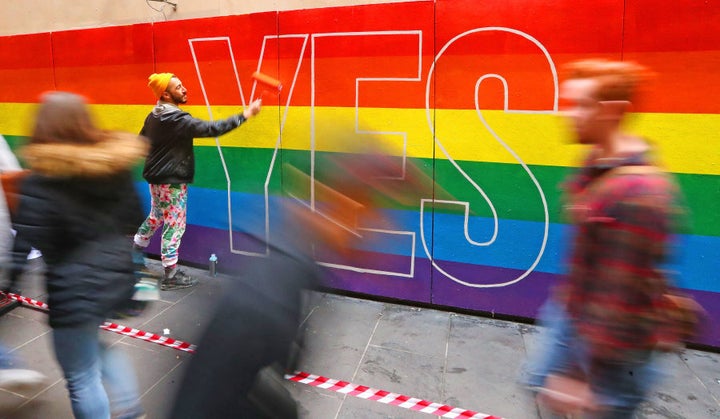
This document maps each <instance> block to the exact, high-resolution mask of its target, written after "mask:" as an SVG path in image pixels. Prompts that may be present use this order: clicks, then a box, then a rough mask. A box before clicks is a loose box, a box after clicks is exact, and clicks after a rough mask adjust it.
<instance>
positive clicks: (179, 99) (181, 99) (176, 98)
mask: <svg viewBox="0 0 720 419" xmlns="http://www.w3.org/2000/svg"><path fill="white" fill-rule="evenodd" d="M170 98H172V101H173V103H174V104H176V105H182V104H183V103H185V102H187V96H186V95H174V94H171V95H170Z"/></svg>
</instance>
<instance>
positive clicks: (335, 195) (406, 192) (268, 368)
mask: <svg viewBox="0 0 720 419" xmlns="http://www.w3.org/2000/svg"><path fill="white" fill-rule="evenodd" d="M338 137H339V138H338ZM338 137H335V138H333V140H334V144H335V145H338V146H340V149H343V150H344V149H349V146H351V145H355V146H356V147H357V145H356V141H354V140H355V139H354V138H343V137H342V134H339V135H338ZM369 143H371V144H375V143H378V141H370V142H369ZM344 145H348V147H343V146H344ZM383 151H384V150H376V147H371V146H369V145H368V146H366V147H364V148H363V150H362V152H359V153H347V154H346V155H341V154H339V153H338V154H336V155H333V156H329V157H328V158H327V161H325V162H324V164H323V165H318V166H316V167H315V175H316V177H315V178H314V179H312V178H311V177H310V176H309V175H308V174H306V173H304V172H302V171H301V170H299V169H297V168H295V167H293V166H291V165H289V164H286V165H284V166H283V180H284V185H285V192H286V196H284V197H283V199H281V204H280V206H279V208H275V207H274V208H273V211H275V210H276V209H278V210H279V214H280V216H279V217H278V218H277V219H278V220H279V221H280V222H279V223H278V225H277V226H276V227H274V228H273V234H272V239H271V240H270V242H269V243H267V245H268V249H269V254H268V256H267V257H264V258H254V259H252V260H248V261H247V263H246V264H245V265H244V267H243V272H242V274H238V275H237V276H236V277H234V278H233V280H232V282H231V284H230V285H229V286H228V289H227V290H226V291H225V292H223V293H222V298H221V299H220V300H219V301H218V302H217V304H216V307H217V308H216V311H215V313H214V314H213V316H212V318H211V320H210V322H209V323H208V326H207V328H206V330H205V331H204V333H203V335H202V337H201V338H200V340H199V342H198V348H197V352H196V353H195V354H194V355H193V357H192V358H191V359H190V363H189V365H188V367H187V369H186V371H185V376H184V377H183V381H182V383H181V385H180V389H179V392H178V394H177V395H176V397H175V402H174V405H173V409H172V412H171V415H170V418H172V419H180V418H188V419H190V418H192V419H197V418H225V417H233V418H253V419H255V418H287V419H292V418H294V417H297V415H298V412H297V407H296V403H295V401H294V399H293V398H292V396H291V395H290V394H289V393H288V391H287V389H285V387H284V386H283V384H282V380H283V378H282V375H283V373H292V372H294V371H295V367H296V366H297V365H296V364H297V363H298V362H300V360H301V358H302V355H303V353H302V347H303V345H302V342H303V341H304V337H303V336H304V334H303V329H302V327H301V323H302V320H303V315H304V309H306V308H307V307H306V305H305V304H304V301H305V300H304V299H303V296H305V295H306V293H305V292H304V291H305V290H313V289H314V288H316V287H317V286H318V285H321V284H322V282H323V278H324V276H325V275H326V274H327V273H326V272H324V270H323V268H321V267H320V266H318V264H317V263H316V258H319V259H324V258H326V257H328V258H330V259H331V260H332V259H336V258H337V257H341V258H342V257H346V256H349V255H350V254H352V253H355V252H353V249H354V248H355V246H356V245H357V241H358V240H360V239H361V238H362V237H363V230H362V227H361V225H360V224H361V223H362V224H363V225H366V223H372V224H374V226H376V225H383V226H385V227H388V228H390V227H391V224H390V221H389V220H388V219H387V218H386V217H385V216H384V214H382V212H381V211H380V205H381V203H386V202H389V201H390V200H394V201H397V202H407V201H408V200H410V196H414V195H416V194H418V193H419V191H416V190H414V189H415V188H417V189H419V190H420V191H424V190H427V189H428V188H432V187H433V186H434V185H433V184H432V179H430V178H429V177H427V176H425V175H424V174H423V173H422V172H421V171H420V170H418V169H417V168H415V167H414V166H413V164H412V163H411V162H408V164H407V173H406V179H405V182H404V183H403V186H404V187H403V186H401V185H395V184H394V185H393V186H390V187H385V188H380V187H379V186H380V184H382V183H383V181H384V180H387V173H397V171H398V170H397V169H398V168H399V167H401V166H400V164H401V163H400V160H399V159H398V158H397V157H394V158H393V157H391V156H389V155H386V154H383ZM318 179H322V181H320V180H318ZM313 182H314V185H313ZM311 185H313V187H314V193H311V192H310V190H309V187H310V186H311ZM385 186H388V185H385ZM311 196H312V197H313V198H314V203H315V205H314V206H312V205H310V204H308V200H309V199H313V198H311ZM257 240H259V241H260V240H261V239H257ZM260 244H263V245H264V244H265V243H262V242H261V243H260ZM317 255H322V256H320V257H318V256H317ZM354 257H355V261H357V262H359V263H362V262H363V261H362V260H358V258H361V257H362V256H361V255H355V256H354Z"/></svg>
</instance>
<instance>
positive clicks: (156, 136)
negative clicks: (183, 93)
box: [140, 102, 245, 185]
mask: <svg viewBox="0 0 720 419" xmlns="http://www.w3.org/2000/svg"><path fill="white" fill-rule="evenodd" d="M243 122H245V117H244V116H243V115H242V114H238V115H233V116H231V117H230V118H227V119H222V120H219V121H203V120H202V119H197V118H193V116H192V115H190V114H189V113H187V112H185V111H183V110H181V109H180V108H178V107H177V106H175V105H173V104H170V103H165V102H159V103H158V105H157V106H155V108H153V110H152V112H150V114H149V115H148V116H147V118H145V124H144V125H143V127H142V130H141V131H140V135H142V136H145V137H147V138H149V139H150V153H149V154H148V156H147V158H146V159H145V169H144V170H143V177H144V178H145V180H147V182H148V183H149V184H155V185H157V184H164V183H175V184H177V183H192V182H193V181H194V180H195V153H194V152H193V139H194V138H203V137H217V136H220V135H223V134H225V133H227V132H229V131H232V130H234V129H235V128H237V127H239V126H240V125H241V124H242V123H243Z"/></svg>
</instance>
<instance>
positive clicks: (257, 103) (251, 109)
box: [243, 99, 262, 119]
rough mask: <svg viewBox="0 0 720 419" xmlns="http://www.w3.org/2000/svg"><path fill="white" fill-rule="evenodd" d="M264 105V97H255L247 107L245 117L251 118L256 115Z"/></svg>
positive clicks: (244, 112)
mask: <svg viewBox="0 0 720 419" xmlns="http://www.w3.org/2000/svg"><path fill="white" fill-rule="evenodd" d="M261 107H262V99H255V100H254V101H253V102H252V103H251V104H250V106H248V107H247V109H245V110H244V111H243V116H244V117H245V119H250V118H251V117H253V116H255V115H257V114H258V112H260V108H261Z"/></svg>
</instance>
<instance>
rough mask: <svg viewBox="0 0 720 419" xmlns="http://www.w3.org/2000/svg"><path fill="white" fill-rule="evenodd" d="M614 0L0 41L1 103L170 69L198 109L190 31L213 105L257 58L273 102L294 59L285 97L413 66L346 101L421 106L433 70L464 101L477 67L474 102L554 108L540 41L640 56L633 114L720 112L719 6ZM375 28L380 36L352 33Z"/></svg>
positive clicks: (456, 0)
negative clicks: (640, 99)
mask: <svg viewBox="0 0 720 419" xmlns="http://www.w3.org/2000/svg"><path fill="white" fill-rule="evenodd" d="M626 3H627V9H626V10H625V11H624V10H623V8H622V7H623V6H622V3H621V2H617V1H614V0H600V1H597V2H593V4H592V5H587V6H581V5H578V4H577V2H575V1H571V0H556V1H548V2H534V1H527V2H505V1H500V0H498V1H486V2H476V1H474V0H452V1H450V0H439V1H437V2H436V3H433V2H432V1H420V2H412V3H397V4H383V5H366V6H355V7H339V8H322V9H312V10H296V11H288V12H281V13H259V14H253V15H243V16H226V17H217V18H206V19H193V20H185V21H172V22H161V23H155V24H140V25H128V26H120V27H110V28H99V29H88V30H74V31H62V32H55V33H53V34H52V35H50V34H36V35H24V36H10V37H1V38H0V51H1V52H0V77H2V78H1V79H0V80H2V84H3V89H0V102H35V101H36V100H37V96H38V93H40V92H42V91H44V90H48V89H50V88H53V87H54V88H58V89H66V90H72V91H77V92H79V93H82V94H84V95H86V96H88V97H89V98H90V100H91V102H94V103H108V104H150V103H152V102H154V100H155V99H154V97H153V96H152V94H151V93H150V91H149V89H148V88H147V87H146V83H147V76H148V75H149V74H150V73H151V72H153V71H169V72H174V73H176V74H178V75H179V76H180V77H181V78H182V80H183V82H184V84H185V85H186V87H187V88H188V89H189V92H190V104H195V105H203V104H204V99H203V94H202V89H201V83H200V78H199V77H198V75H197V69H196V64H195V62H194V61H193V55H192V51H191V49H190V44H189V42H188V39H195V41H194V43H193V45H194V46H195V53H196V56H195V58H196V59H197V68H198V69H199V71H200V77H202V81H203V85H204V86H205V88H206V92H212V97H210V96H211V95H210V94H209V93H208V99H209V100H210V101H211V103H213V104H217V105H240V104H241V103H242V99H241V94H240V91H239V89H238V86H237V82H236V80H235V72H236V71H237V75H238V76H239V80H240V83H241V89H242V91H243V92H242V93H243V95H244V96H245V99H246V101H247V100H249V99H250V98H249V95H250V89H251V87H252V79H251V78H250V75H251V74H252V72H253V71H255V70H256V69H257V67H258V65H259V60H262V63H261V70H262V71H263V72H265V73H267V74H269V75H270V76H272V77H276V78H278V79H280V80H281V81H282V82H283V84H284V85H285V88H284V89H283V92H282V95H284V96H282V95H281V97H280V100H284V99H285V98H287V95H288V94H289V93H290V88H291V87H292V86H291V82H292V80H293V77H295V72H296V69H298V63H300V66H299V72H298V73H297V83H296V85H295V86H294V89H293V98H292V102H291V105H297V106H308V105H310V104H311V102H312V100H313V97H314V102H312V103H314V104H315V105H318V106H348V107H352V106H355V103H356V96H355V92H356V79H357V78H362V77H365V78H378V77H380V78H382V77H384V78H396V79H397V78H403V79H413V78H417V77H418V65H419V63H421V65H420V81H399V80H391V81H372V82H363V83H360V84H359V98H358V99H357V103H358V104H359V105H360V106H361V107H390V108H424V107H425V96H426V88H427V87H428V83H427V80H428V77H429V76H430V75H432V76H433V77H435V78H436V79H434V80H433V81H432V82H431V83H430V84H429V87H430V90H429V94H430V106H431V107H435V106H436V107H438V108H450V109H473V108H474V106H475V84H476V83H477V82H478V80H479V79H480V78H481V77H483V76H486V79H485V81H483V82H482V83H481V84H480V88H479V89H478V93H477V94H478V98H479V103H480V106H481V108H484V109H500V108H502V107H503V106H504V87H503V81H504V82H506V83H507V90H508V106H509V108H510V109H528V110H545V109H549V108H550V107H551V106H552V98H553V95H554V90H553V81H552V66H551V65H550V64H549V63H548V61H547V59H546V57H545V55H544V52H543V49H544V50H546V51H547V53H548V54H549V55H550V57H551V58H552V62H553V63H554V64H555V65H556V66H557V67H558V68H559V67H561V66H562V64H563V63H565V62H567V61H570V60H574V59H578V58H584V57H588V56H606V57H611V58H620V57H621V56H622V57H624V58H626V59H636V60H638V61H640V62H643V63H646V64H649V65H650V66H651V67H652V68H653V69H654V70H655V71H656V73H657V74H658V78H657V80H656V86H655V87H656V89H655V91H654V92H653V93H652V94H651V95H649V96H648V97H647V100H646V102H645V103H644V107H643V108H641V109H639V110H642V111H646V112H677V113H717V112H718V111H720V102H718V101H717V100H715V98H716V97H717V96H718V94H720V74H719V73H718V72H719V71H720V65H718V64H720V35H718V34H719V33H720V31H717V30H713V29H715V28H716V27H717V26H718V25H720V23H718V22H720V19H717V17H719V16H720V15H719V13H720V7H718V6H717V5H715V6H711V5H708V4H704V3H703V4H702V5H701V4H699V3H698V2H693V1H691V0H682V1H680V3H681V4H680V5H672V6H669V5H657V4H655V2H652V1H650V0H629V1H628V2H626ZM682 5H685V6H687V7H685V8H683V7H681V6H682ZM681 9H682V10H681ZM624 12H625V13H624ZM489 28H494V29H492V30H490V29H489ZM377 31H380V32H383V33H382V34H379V33H373V34H366V35H364V36H356V33H357V32H377ZM415 31H418V32H415ZM389 32H392V33H389ZM277 33H280V34H282V35H291V34H300V35H302V34H307V35H308V38H307V44H306V45H305V50H304V52H303V53H302V56H301V51H303V50H302V47H303V41H305V39H303V38H297V37H295V38H283V39H281V40H279V41H278V40H268V42H267V43H266V45H265V49H264V50H263V49H262V46H263V37H264V36H266V35H272V34H277ZM331 33H334V34H335V35H333V36H329V35H328V34H331ZM417 33H421V37H422V44H421V45H420V44H419V39H420V38H419V37H418V35H417ZM623 34H624V38H623ZM310 35H313V36H310ZM217 37H221V38H222V37H227V39H228V40H229V42H230V44H228V42H227V41H226V40H223V39H216V40H208V39H207V38H217ZM201 38H204V40H201ZM228 45H231V47H232V49H231V50H230V49H229V48H228ZM623 45H624V48H625V51H624V52H623V50H622V47H623ZM441 52H442V55H441V56H440V57H439V59H438V61H437V64H436V66H435V67H434V69H433V71H432V73H431V65H432V63H433V59H434V58H435V57H436V56H437V55H438V54H439V53H441ZM261 53H262V56H261ZM311 57H314V58H315V61H314V73H312V71H311V70H312V68H313V67H312V66H311ZM231 58H232V59H234V66H233V60H232V59H231ZM53 70H54V71H53ZM312 75H314V79H312V78H311V76H312ZM313 83H314V89H315V90H314V96H313V95H312V94H311V93H313V92H311V87H313ZM265 99H266V100H267V101H266V103H267V104H274V103H277V102H274V101H275V100H276V99H274V98H272V97H267V98H265Z"/></svg>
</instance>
